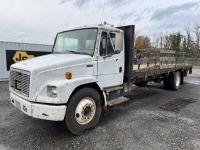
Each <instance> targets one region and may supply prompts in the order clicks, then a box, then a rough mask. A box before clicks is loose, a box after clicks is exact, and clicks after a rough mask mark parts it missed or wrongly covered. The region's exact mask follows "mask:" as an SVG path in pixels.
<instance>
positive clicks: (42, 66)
mask: <svg viewBox="0 0 200 150" xmlns="http://www.w3.org/2000/svg"><path fill="white" fill-rule="evenodd" d="M91 61H92V57H91V56H88V55H80V54H49V55H44V56H39V57H36V58H32V59H28V60H25V61H23V62H19V63H15V64H13V65H12V66H11V67H13V68H17V69H22V70H26V71H29V72H33V71H40V70H41V71H43V70H49V69H56V68H62V67H67V66H72V65H77V64H84V63H89V62H91Z"/></svg>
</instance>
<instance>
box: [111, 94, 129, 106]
mask: <svg viewBox="0 0 200 150" xmlns="http://www.w3.org/2000/svg"><path fill="white" fill-rule="evenodd" d="M128 100H129V98H127V97H123V96H121V97H118V98H116V99H113V100H110V101H108V102H107V106H108V107H112V106H115V105H119V104H121V103H124V102H126V101H128Z"/></svg>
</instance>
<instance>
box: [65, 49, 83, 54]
mask: <svg viewBox="0 0 200 150" xmlns="http://www.w3.org/2000/svg"><path fill="white" fill-rule="evenodd" d="M66 51H68V50H66ZM68 52H71V53H74V54H80V52H76V51H68Z"/></svg>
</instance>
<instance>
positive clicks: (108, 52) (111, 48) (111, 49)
mask: <svg viewBox="0 0 200 150" xmlns="http://www.w3.org/2000/svg"><path fill="white" fill-rule="evenodd" d="M110 34H111V33H110ZM110 34H109V37H108V46H107V55H109V54H112V53H114V49H113V44H112V41H111V37H110Z"/></svg>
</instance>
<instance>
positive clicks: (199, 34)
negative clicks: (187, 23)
mask: <svg viewBox="0 0 200 150" xmlns="http://www.w3.org/2000/svg"><path fill="white" fill-rule="evenodd" d="M193 32H194V34H195V38H196V44H195V45H196V50H197V51H198V53H200V52H199V51H200V48H199V45H200V43H199V42H200V24H198V23H195V25H194V27H193Z"/></svg>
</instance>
